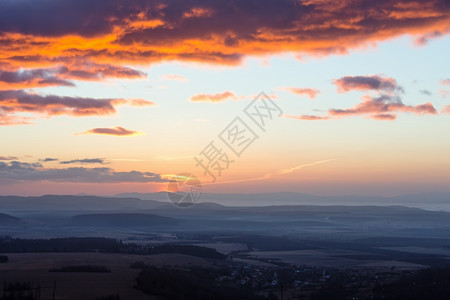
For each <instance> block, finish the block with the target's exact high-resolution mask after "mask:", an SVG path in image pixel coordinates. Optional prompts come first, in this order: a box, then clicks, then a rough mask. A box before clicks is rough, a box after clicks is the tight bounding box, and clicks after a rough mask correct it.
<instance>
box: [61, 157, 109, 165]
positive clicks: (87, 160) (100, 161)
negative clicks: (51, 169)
mask: <svg viewBox="0 0 450 300" xmlns="http://www.w3.org/2000/svg"><path fill="white" fill-rule="evenodd" d="M60 164H62V165H68V164H102V165H103V164H106V162H105V160H104V159H102V158H85V159H73V160H66V161H61V162H60Z"/></svg>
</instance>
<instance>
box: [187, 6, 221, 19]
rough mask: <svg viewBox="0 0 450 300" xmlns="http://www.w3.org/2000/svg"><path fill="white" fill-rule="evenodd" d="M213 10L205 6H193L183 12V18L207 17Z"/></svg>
mask: <svg viewBox="0 0 450 300" xmlns="http://www.w3.org/2000/svg"><path fill="white" fill-rule="evenodd" d="M213 13H214V11H213V10H212V9H211V8H207V7H194V8H191V9H190V10H189V11H186V12H184V13H183V18H209V17H211V16H212V15H213Z"/></svg>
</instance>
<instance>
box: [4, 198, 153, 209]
mask: <svg viewBox="0 0 450 300" xmlns="http://www.w3.org/2000/svg"><path fill="white" fill-rule="evenodd" d="M159 205H161V203H160V202H158V201H150V200H149V201H142V200H141V199H137V198H120V199H119V198H114V197H97V196H72V195H45V196H40V197H20V196H0V210H1V211H35V210H38V211H55V210H105V209H107V210H129V209H148V208H154V207H157V206H159Z"/></svg>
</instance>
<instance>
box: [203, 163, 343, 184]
mask: <svg viewBox="0 0 450 300" xmlns="http://www.w3.org/2000/svg"><path fill="white" fill-rule="evenodd" d="M333 160H335V159H334V158H331V159H325V160H319V161H316V162H312V163H308V164H302V165H299V166H296V167H293V168H289V169H282V170H279V171H277V172H274V173H267V174H266V175H264V176H261V177H256V178H249V179H238V180H230V181H221V182H212V183H203V184H202V185H212V184H227V183H235V182H246V181H258V180H266V179H269V178H272V177H275V176H279V175H285V174H290V173H293V172H295V171H297V170H300V169H303V168H306V167H311V166H315V165H321V164H324V163H327V162H329V161H333Z"/></svg>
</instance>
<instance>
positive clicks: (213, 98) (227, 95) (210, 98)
mask: <svg viewBox="0 0 450 300" xmlns="http://www.w3.org/2000/svg"><path fill="white" fill-rule="evenodd" d="M227 99H233V100H237V99H238V97H237V96H236V95H235V94H233V93H232V92H229V91H225V92H223V93H217V94H197V95H194V96H192V97H191V99H190V101H191V102H213V103H214V102H221V101H225V100H227Z"/></svg>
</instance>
